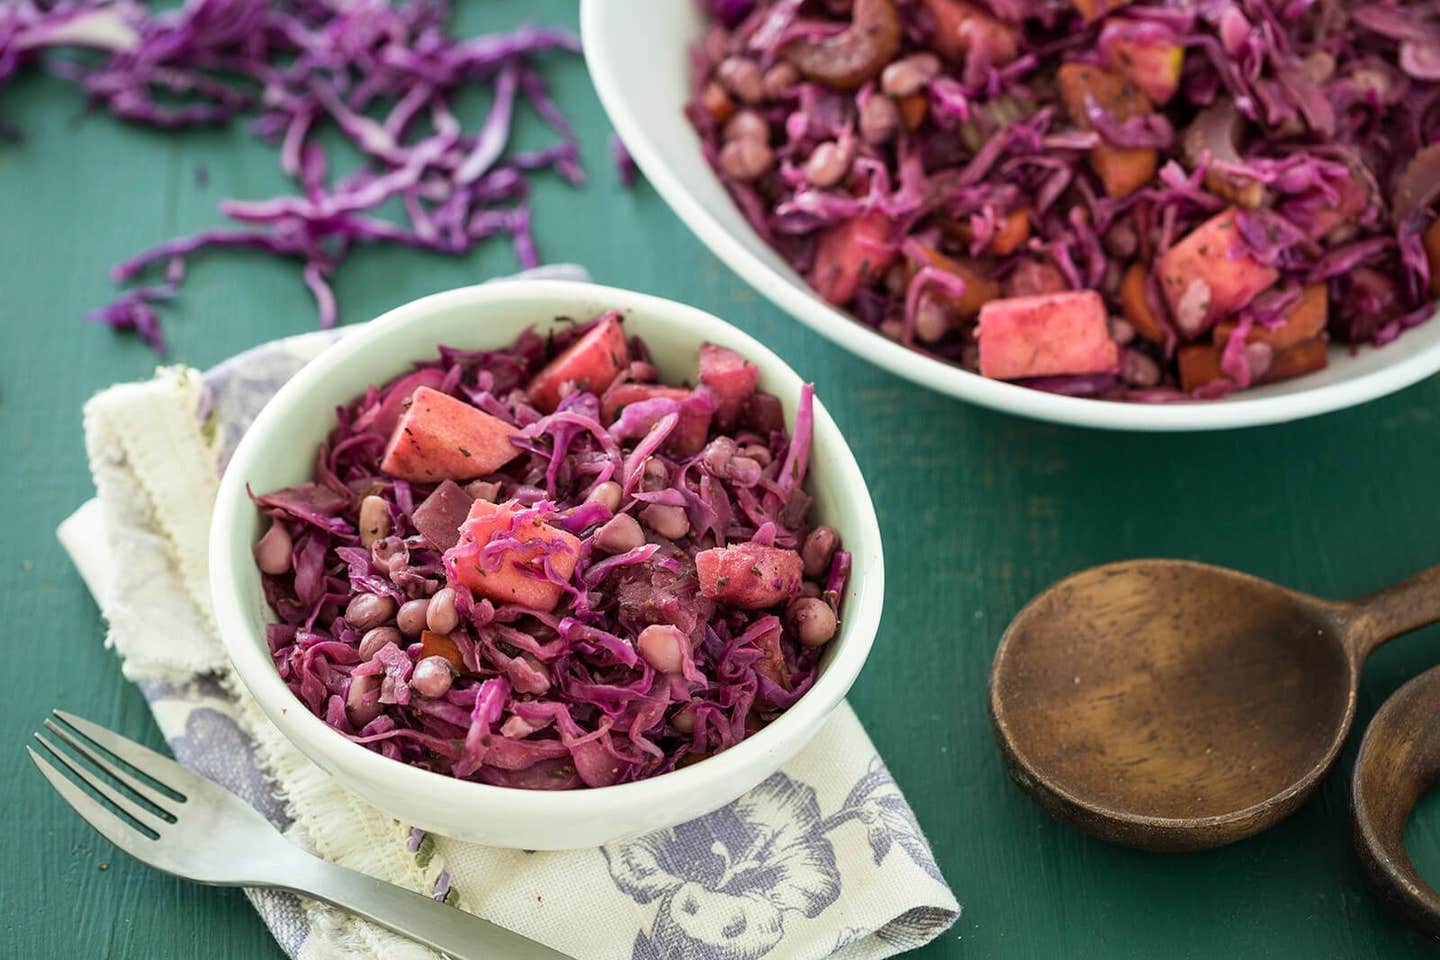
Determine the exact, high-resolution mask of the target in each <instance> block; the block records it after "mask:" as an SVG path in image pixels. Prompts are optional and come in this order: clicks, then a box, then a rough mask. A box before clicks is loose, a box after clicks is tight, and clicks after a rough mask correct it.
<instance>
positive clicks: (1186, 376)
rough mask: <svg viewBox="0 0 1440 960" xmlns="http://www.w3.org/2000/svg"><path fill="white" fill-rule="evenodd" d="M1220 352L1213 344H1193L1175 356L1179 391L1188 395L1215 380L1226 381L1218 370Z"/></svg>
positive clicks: (1182, 348) (1183, 348)
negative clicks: (1178, 373)
mask: <svg viewBox="0 0 1440 960" xmlns="http://www.w3.org/2000/svg"><path fill="white" fill-rule="evenodd" d="M1220 356H1221V350H1220V348H1219V347H1217V346H1215V345H1214V344H1213V343H1193V344H1191V345H1190V346H1188V347H1181V348H1180V349H1179V350H1178V351H1177V352H1176V354H1175V359H1176V362H1177V363H1178V364H1179V366H1180V389H1182V390H1184V391H1185V392H1186V393H1190V392H1191V391H1193V390H1195V389H1196V388H1198V387H1203V386H1205V384H1207V383H1211V382H1213V381H1215V380H1228V379H1229V378H1228V377H1226V376H1225V371H1223V370H1222V369H1220Z"/></svg>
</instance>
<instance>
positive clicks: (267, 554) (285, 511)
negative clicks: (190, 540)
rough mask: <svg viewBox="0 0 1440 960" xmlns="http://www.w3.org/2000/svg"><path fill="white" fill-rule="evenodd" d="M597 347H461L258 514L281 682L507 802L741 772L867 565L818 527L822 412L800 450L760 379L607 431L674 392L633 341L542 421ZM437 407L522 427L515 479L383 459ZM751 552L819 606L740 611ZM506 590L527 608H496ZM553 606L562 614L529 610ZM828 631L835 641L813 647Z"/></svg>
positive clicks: (728, 378)
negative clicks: (407, 467)
mask: <svg viewBox="0 0 1440 960" xmlns="http://www.w3.org/2000/svg"><path fill="white" fill-rule="evenodd" d="M616 318H617V315H615V314H607V315H605V316H603V317H601V318H600V319H599V320H598V321H597V324H598V323H606V322H615V319H616ZM595 326H596V324H591V325H587V326H585V327H578V328H576V327H571V328H565V329H562V330H560V331H559V332H556V333H555V334H554V335H553V336H552V337H550V338H548V339H547V338H544V337H541V336H539V335H537V334H536V333H534V332H526V333H524V334H522V335H521V336H520V337H519V338H518V339H517V340H516V341H515V342H514V343H513V344H511V345H510V346H508V347H506V348H504V349H500V350H482V351H463V350H456V349H452V348H449V347H441V348H439V355H438V357H437V358H436V359H434V360H429V361H426V362H423V363H420V364H417V365H416V369H415V371H414V372H411V373H407V374H405V375H403V376H400V377H396V378H395V379H393V380H391V381H390V382H389V383H387V384H385V385H383V386H380V387H375V388H371V389H370V390H368V391H367V392H366V393H365V394H364V395H363V396H360V397H357V398H356V399H355V400H354V401H352V402H351V403H349V404H347V405H345V406H344V407H342V408H340V409H339V410H338V411H337V423H336V425H335V427H334V428H333V429H332V430H331V432H330V434H329V436H328V439H327V441H326V442H325V444H324V445H322V446H321V448H320V450H319V451H318V453H317V456H316V468H315V474H314V478H313V480H312V481H310V482H308V483H304V484H301V485H299V486H296V487H290V488H286V489H283V490H277V491H273V492H271V493H267V494H264V495H261V496H254V500H255V503H256V505H257V507H258V508H259V509H260V510H261V511H262V513H263V514H264V515H265V516H266V517H267V518H268V522H269V523H270V524H271V529H270V531H269V532H267V534H266V536H265V537H264V538H262V540H261V541H260V542H259V543H258V544H257V545H256V556H257V561H258V563H259V565H260V567H261V569H262V572H263V574H264V575H263V582H264V590H265V596H266V598H267V600H268V602H269V604H270V606H271V608H272V609H273V610H274V612H275V615H276V617H277V618H278V622H277V623H275V624H272V625H271V626H270V627H269V628H268V630H267V639H268V642H269V646H270V650H271V652H272V656H273V659H274V662H275V666H276V669H277V670H278V671H279V674H280V676H281V677H282V678H283V679H284V680H285V682H286V684H287V685H288V686H289V687H290V689H291V690H292V691H293V692H294V693H295V696H296V697H297V698H298V699H299V700H300V701H301V702H303V703H304V704H305V706H306V707H307V708H308V709H309V710H310V711H311V712H313V713H314V714H315V715H316V716H318V717H321V718H322V719H324V720H325V721H326V722H327V723H328V724H330V725H331V726H332V727H334V728H335V729H336V730H339V731H340V732H341V733H343V734H344V735H346V736H347V737H350V738H351V739H352V740H354V741H355V742H357V743H361V744H364V745H366V746H367V747H368V748H369V749H371V750H374V751H376V752H379V753H382V754H384V755H385V756H388V757H392V758H394V759H396V760H400V761H402V762H405V763H408V764H412V765H414V766H418V767H422V768H424V769H428V770H433V771H436V772H440V773H447V774H450V775H453V776H456V777H460V778H464V779H471V780H478V781H481V782H485V783H490V784H496V785H501V786H510V787H523V788H532V789H565V788H572V787H582V786H603V785H607V784H612V783H621V782H627V781H632V780H638V779H641V778H645V777H651V776H655V775H657V774H662V773H665V772H667V771H670V770H673V769H675V768H676V767H677V766H683V765H686V764H689V763H692V762H695V761H697V760H700V759H703V758H705V757H707V756H710V755H712V754H714V753H716V752H719V751H722V750H725V749H727V748H728V747H731V746H733V745H734V744H736V743H738V742H739V741H741V740H743V739H745V738H746V737H747V736H749V735H751V734H752V733H754V732H755V731H756V730H758V729H760V728H761V727H763V726H764V725H765V724H767V723H769V722H770V721H771V720H773V719H774V718H775V717H776V716H777V715H779V714H780V713H782V712H783V711H784V710H786V709H787V708H788V707H789V706H790V705H791V704H793V703H794V702H795V701H796V700H797V699H798V698H799V697H801V696H802V695H803V694H804V693H805V692H806V691H807V690H808V689H810V687H811V685H812V684H813V683H814V681H815V678H816V675H817V672H818V670H819V663H820V658H821V653H822V650H823V644H824V643H825V641H827V640H828V639H829V638H830V636H831V635H833V632H834V630H835V616H836V615H837V614H838V613H839V612H840V606H841V600H842V597H843V595H844V591H845V587H846V583H847V581H848V578H849V575H850V563H851V558H850V555H849V554H848V553H847V552H846V551H845V550H844V549H842V548H839V544H838V537H837V535H836V534H835V532H834V531H833V530H830V529H829V528H828V527H815V528H812V527H811V525H810V523H809V522H808V520H807V519H806V518H807V514H808V511H809V505H810V498H809V496H808V495H807V494H806V493H805V492H804V485H805V482H806V478H807V475H808V468H809V464H810V444H811V432H812V430H813V418H812V411H811V405H812V390H811V388H810V387H809V386H808V385H807V386H806V387H805V388H804V390H803V392H802V395H801V397H800V404H799V410H798V413H797V416H796V420H795V429H794V432H793V434H787V432H786V431H785V429H784V427H783V424H782V423H780V422H779V421H778V418H777V412H778V409H779V407H778V400H777V399H776V398H775V397H773V396H771V395H769V394H765V393H763V392H757V391H756V390H755V381H754V375H753V371H754V368H753V367H752V366H749V365H748V364H746V363H745V362H744V360H743V358H741V357H740V356H739V355H738V354H735V353H734V352H733V351H729V350H725V349H723V348H719V347H714V346H707V347H706V348H705V351H704V352H702V359H701V363H700V370H699V379H700V380H701V381H703V382H704V383H706V384H707V385H708V386H701V387H697V388H694V389H693V390H689V396H690V397H691V398H692V399H690V400H686V401H680V400H677V399H675V398H673V397H667V396H662V397H658V398H654V399H648V400H635V401H633V402H631V403H629V404H628V405H626V406H622V407H620V408H619V409H616V410H613V411H612V412H611V413H610V414H608V415H605V414H603V413H602V411H603V410H605V409H607V408H609V407H611V406H612V404H611V400H612V398H615V397H620V396H629V395H633V396H641V395H643V394H645V393H646V392H648V391H663V390H667V389H674V388H667V387H664V386H662V385H659V384H658V383H657V382H656V378H657V374H656V371H655V368H654V366H652V365H651V364H650V363H649V361H648V354H647V352H646V349H645V345H644V343H643V342H641V341H640V340H639V339H638V338H636V339H631V340H629V341H628V342H626V346H625V350H627V351H628V354H629V356H628V358H624V357H622V358H620V359H622V360H624V361H625V363H624V364H623V365H620V366H617V367H616V368H615V369H614V370H612V371H611V372H610V373H609V374H606V375H604V376H598V375H596V374H592V373H587V374H585V375H584V382H583V383H576V382H573V381H567V382H565V383H564V384H563V385H562V386H561V388H560V393H559V396H560V399H559V403H558V406H556V408H555V409H554V411H553V412H549V413H547V412H545V410H544V409H541V408H537V407H536V406H534V405H532V402H531V399H530V397H531V396H538V395H540V394H539V393H537V392H536V391H534V390H528V392H527V388H529V387H530V385H531V384H532V383H533V382H534V381H535V378H536V375H537V373H539V372H541V371H542V368H543V369H554V368H553V367H550V368H547V367H546V365H547V362H548V361H550V360H552V359H554V358H555V357H556V356H558V355H561V354H564V355H565V356H566V357H570V356H571V355H572V353H573V350H572V348H574V350H578V349H579V347H577V346H576V345H577V344H580V343H581V342H582V340H583V339H584V337H585V334H586V333H587V332H589V331H590V330H592V329H594V328H595ZM621 336H622V337H623V334H621ZM437 385H438V386H437ZM712 387H713V390H714V391H715V392H716V393H718V394H719V395H720V396H721V398H722V399H723V400H724V401H726V407H725V409H726V410H727V411H728V420H726V421H724V423H725V426H724V427H723V428H722V427H721V425H720V424H721V423H722V418H721V417H719V416H715V415H714V414H715V413H716V411H717V409H719V405H718V404H717V401H716V397H715V396H714V395H712V393H711V389H712ZM421 388H429V389H432V390H433V389H439V390H441V391H443V392H444V393H445V394H448V395H449V396H451V397H454V398H456V399H458V400H462V401H464V403H465V404H467V405H468V406H469V408H470V409H472V410H474V411H483V413H484V414H487V415H489V416H490V417H494V418H498V420H499V421H502V422H503V424H504V425H506V426H508V427H509V428H510V430H511V431H512V432H511V433H510V444H511V445H512V448H513V450H512V453H513V459H511V460H510V461H509V462H507V463H505V464H504V465H503V466H502V467H500V468H499V469H497V470H495V471H492V472H488V473H484V474H482V475H479V476H455V477H452V478H448V479H445V480H443V481H440V482H417V481H409V480H405V479H401V478H399V477H397V476H395V475H393V474H391V473H387V472H386V469H384V468H383V467H382V463H389V462H390V461H388V460H386V459H385V457H386V449H387V446H393V445H394V442H396V441H397V440H398V439H403V438H405V437H414V436H415V432H416V431H420V432H422V433H423V431H424V427H422V426H421V422H420V420H419V419H418V418H419V417H420V416H421V413H417V410H420V409H421V405H419V404H411V403H410V399H411V394H413V393H414V392H415V391H416V390H417V389H421ZM681 389H683V388H681ZM687 404H693V405H695V406H694V407H692V410H691V415H692V416H693V415H694V409H696V408H698V409H699V410H700V411H702V414H701V415H703V417H704V420H705V423H706V424H707V425H708V426H707V428H706V431H705V435H704V443H703V446H701V448H700V449H699V450H698V452H690V453H677V452H676V451H675V449H674V447H673V446H671V445H669V444H668V443H667V440H668V439H669V438H670V436H671V434H672V431H673V430H674V429H675V426H676V424H677V423H678V422H679V421H680V414H681V410H682V408H684V407H685V406H686V405H687ZM636 411H638V412H636ZM422 412H423V411H422ZM447 429H448V428H447ZM460 442H461V444H462V449H463V443H464V442H468V441H460ZM472 452H475V453H477V454H478V452H479V451H478V449H477V450H476V451H472ZM446 455H447V456H453V454H446ZM506 455H509V454H506ZM466 456H467V457H468V456H470V453H469V452H467V453H466ZM462 463H463V462H462ZM466 472H468V471H466ZM622 485H623V489H622ZM612 507H613V510H612ZM657 508H663V509H665V510H669V511H670V512H662V513H660V514H656V513H653V512H651V511H654V510H655V509H657ZM487 518H489V519H487ZM637 520H638V524H637V523H636V522H635V521H637ZM677 523H678V524H679V525H678V526H676V524H677ZM477 531H480V532H478V533H477ZM617 531H618V535H617ZM627 532H628V534H629V536H628V537H627V536H625V534H626V533H627ZM567 538H568V539H567ZM277 544H278V553H277V550H276V547H277ZM731 550H737V551H740V553H739V554H737V555H743V556H745V557H749V556H750V554H747V553H744V551H746V550H750V551H758V552H757V553H756V556H757V557H763V558H774V557H781V558H784V557H789V558H791V559H790V560H789V561H788V563H790V564H791V565H792V569H796V570H798V569H801V567H802V566H803V570H804V579H803V582H797V585H795V589H794V590H790V589H789V586H790V585H788V584H787V585H786V586H785V587H784V588H778V587H777V584H778V583H779V581H778V580H776V581H775V582H773V583H772V582H771V581H769V580H767V579H765V578H763V577H762V578H761V583H760V587H759V589H760V590H761V591H762V592H763V591H769V592H767V593H764V595H763V596H760V597H759V599H757V596H758V595H756V594H742V593H738V592H736V589H735V585H734V584H733V583H730V582H729V578H727V576H725V575H724V563H725V562H733V557H731V555H730V554H729V553H728V551H731ZM702 555H705V556H706V559H697V558H701V557H702ZM722 555H723V556H724V557H725V558H726V559H722V560H721V561H720V563H721V574H722V575H721V576H719V577H718V579H717V578H714V577H711V579H710V580H706V574H703V573H702V572H701V570H700V567H701V566H705V564H706V563H707V562H708V561H710V560H713V559H714V558H715V557H717V556H722ZM517 558H519V559H520V560H522V561H523V562H522V563H521V564H520V566H518V567H517V566H514V565H515V564H516V563H517V562H518V561H517ZM744 562H746V563H749V562H751V561H749V560H746V561H744ZM754 562H755V563H756V564H760V563H764V562H769V560H767V559H757V560H755V561H754ZM697 564H698V566H697ZM507 565H508V566H510V568H511V569H512V571H513V570H519V573H518V574H516V575H515V576H514V577H512V579H511V580H510V581H508V582H510V583H512V584H515V583H518V584H520V589H522V590H524V591H526V592H525V595H524V599H519V600H515V601H513V602H507V601H505V600H503V599H497V598H496V597H498V596H500V594H495V593H493V591H492V594H491V595H487V594H486V592H485V591H487V590H492V585H491V584H490V583H488V582H487V581H486V579H485V578H488V577H495V576H503V575H504V573H505V571H506V569H507ZM776 569H778V567H777V568H776ZM750 572H753V573H755V574H756V575H757V576H759V575H760V572H761V571H760V567H759V566H755V567H754V568H753V570H751V571H750ZM767 576H768V574H767ZM477 578H479V579H477ZM467 584H482V585H483V586H477V587H475V589H472V588H471V586H469V585H467ZM548 588H553V590H554V593H553V595H554V596H557V597H558V598H559V599H558V602H556V603H555V604H554V605H553V606H552V605H549V604H548V601H544V602H541V601H538V600H535V599H534V598H536V597H541V596H544V595H545V591H546V589H548ZM817 604H818V605H819V608H818V611H817V608H816V607H815V606H814V605H817ZM806 605H810V606H809V607H806ZM417 611H418V612H417ZM797 611H800V612H802V613H803V614H804V616H805V617H806V618H808V619H806V620H804V621H803V624H802V620H801V618H800V616H798V615H797ZM817 613H818V618H819V620H820V621H822V623H823V624H824V625H825V627H826V629H822V631H821V632H820V633H819V634H818V635H808V634H806V632H805V631H806V630H813V629H814V621H815V619H816V615H817ZM802 637H803V641H804V642H802ZM667 644H668V645H667ZM437 658H439V659H438V660H437Z"/></svg>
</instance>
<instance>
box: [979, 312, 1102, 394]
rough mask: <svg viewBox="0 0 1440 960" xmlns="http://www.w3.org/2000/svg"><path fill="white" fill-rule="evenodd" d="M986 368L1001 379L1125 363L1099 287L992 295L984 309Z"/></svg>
mask: <svg viewBox="0 0 1440 960" xmlns="http://www.w3.org/2000/svg"><path fill="white" fill-rule="evenodd" d="M976 335H977V337H978V338H979V341H980V373H981V374H982V375H983V376H986V377H992V378H994V379H996V380H1018V379H1022V378H1026V377H1050V376H1059V375H1063V374H1081V373H1109V372H1111V371H1114V370H1115V369H1116V368H1117V367H1118V365H1119V363H1120V348H1119V346H1118V345H1117V344H1116V343H1115V341H1114V340H1113V339H1111V337H1110V329H1109V324H1108V323H1107V322H1106V317H1105V302H1104V301H1103V300H1101V299H1100V294H1098V293H1096V292H1095V291H1093V290H1072V291H1067V292H1065V293H1049V294H1041V295H1039V296H1034V297H1013V298H1011V299H1008V300H992V301H990V302H989V303H987V304H985V306H984V307H983V308H982V309H981V310H980V325H979V328H978V329H977V331H976Z"/></svg>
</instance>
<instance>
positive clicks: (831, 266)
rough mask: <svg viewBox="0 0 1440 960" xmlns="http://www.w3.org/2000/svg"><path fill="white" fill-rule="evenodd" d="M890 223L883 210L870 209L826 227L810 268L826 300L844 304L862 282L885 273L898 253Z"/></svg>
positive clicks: (818, 291)
mask: <svg viewBox="0 0 1440 960" xmlns="http://www.w3.org/2000/svg"><path fill="white" fill-rule="evenodd" d="M891 226H892V225H891V223H890V221H889V219H888V218H887V217H886V216H885V215H884V214H883V213H881V212H880V211H878V210H871V211H869V212H866V213H862V214H860V215H858V216H856V217H853V218H851V219H849V220H847V221H845V222H844V223H837V224H835V225H834V226H832V227H827V228H825V230H824V231H822V232H821V234H820V239H819V240H818V241H817V242H816V245H815V263H814V265H813V266H812V267H811V268H810V285H811V286H812V287H814V288H815V292H816V293H818V294H820V296H821V297H822V298H823V299H824V300H825V301H826V302H827V303H833V304H835V306H837V307H843V306H844V305H845V304H847V303H849V302H850V300H851V298H852V297H854V296H855V291H857V290H859V289H860V287H861V286H862V285H863V284H865V283H868V282H869V281H870V280H872V279H874V278H875V277H878V276H879V275H880V274H882V273H884V272H885V270H886V268H887V267H889V266H890V264H892V263H894V262H895V257H896V256H897V255H898V254H899V248H898V247H896V246H895V241H894V239H893V238H892V237H891V236H890V231H891Z"/></svg>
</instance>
